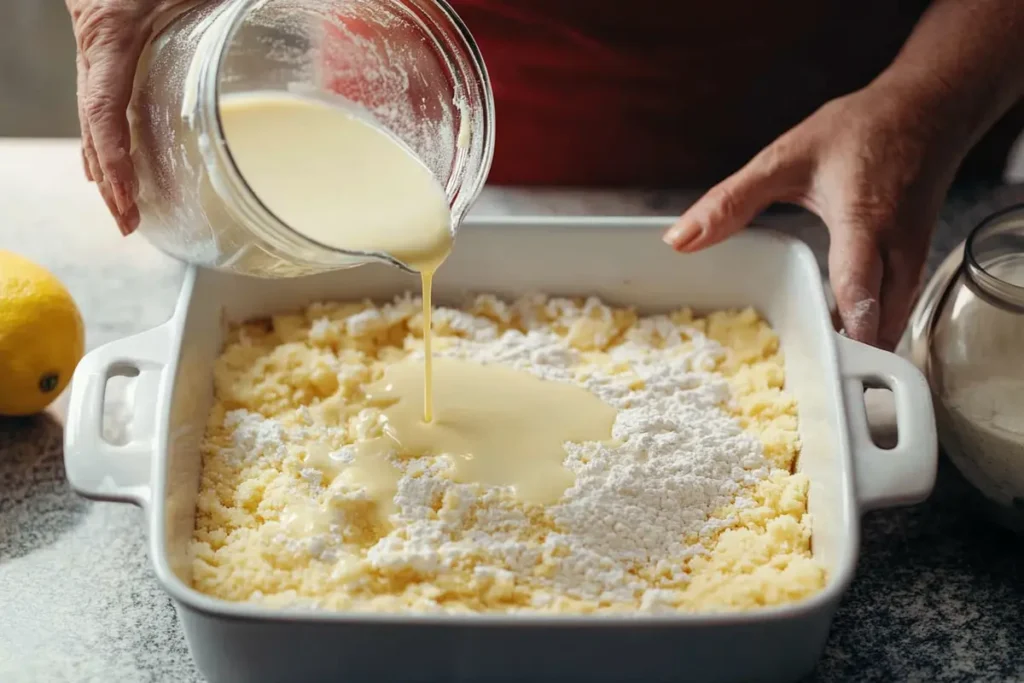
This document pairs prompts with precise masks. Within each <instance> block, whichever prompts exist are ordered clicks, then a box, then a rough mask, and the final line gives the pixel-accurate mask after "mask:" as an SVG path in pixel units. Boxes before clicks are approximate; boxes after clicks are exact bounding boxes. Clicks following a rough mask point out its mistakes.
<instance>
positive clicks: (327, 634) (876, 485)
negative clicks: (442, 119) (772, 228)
mask: <svg viewBox="0 0 1024 683" xmlns="http://www.w3.org/2000/svg"><path fill="white" fill-rule="evenodd" d="M669 222H670V221H669V220H668V219H628V218H601V219H593V218H574V219H566V218H528V219H499V220H486V221H481V220H477V221H475V222H473V223H471V224H468V225H466V226H465V228H464V229H463V231H462V232H461V233H460V235H459V239H458V243H457V245H456V248H455V252H454V253H453V255H452V257H451V259H450V260H449V262H448V263H446V264H445V266H444V267H443V268H442V269H441V272H440V273H439V275H438V277H437V281H436V284H435V288H436V289H435V291H436V296H437V298H438V300H439V301H440V302H445V301H447V302H454V303H457V302H459V301H460V300H461V298H462V297H463V296H464V295H465V294H467V293H469V292H472V291H478V292H479V291H482V292H494V293H498V294H502V295H506V296H514V295H517V294H522V293H524V292H529V291H543V292H547V293H552V294H570V295H572V294H575V295H582V294H596V295H598V296H600V297H602V298H604V299H606V300H608V301H609V302H613V303H617V304H633V305H636V306H638V307H639V308H640V309H641V310H644V311H658V310H667V309H670V308H674V307H678V306H681V305H684V304H686V305H691V306H694V307H695V308H697V309H705V310H707V309H720V308H726V307H740V306H754V307H756V308H757V310H759V311H760V312H761V313H762V314H763V315H764V316H766V318H767V319H768V320H769V321H770V323H771V324H772V325H773V326H774V328H775V329H776V330H777V331H778V333H779V334H780V336H781V340H782V346H783V349H784V352H785V358H786V384H787V388H788V390H789V391H790V392H792V393H793V395H794V396H795V397H796V399H797V401H798V402H799V412H800V430H801V438H802V440H803V452H802V455H801V457H800V460H799V469H800V470H802V471H804V472H806V473H807V474H808V476H809V478H810V480H811V489H810V498H809V504H810V512H811V514H812V515H813V519H814V532H813V549H814V554H815V556H816V557H817V558H819V559H820V560H821V561H822V562H824V564H825V565H826V566H827V568H828V573H829V579H828V585H827V587H826V588H825V589H824V590H823V591H822V592H820V593H819V594H817V595H815V596H814V597H812V598H810V599H808V600H805V601H803V602H800V603H798V604H793V605H788V606H784V607H777V608H769V609H764V610H761V611H757V612H752V613H744V614H704V615H688V614H679V615H673V616H637V617H632V618H594V617H566V618H558V617H543V618H541V617H523V616H514V617H512V616H509V617H495V616H468V617H467V616H443V615H442V616H436V615H431V616H425V615H413V614H410V615H404V616H394V615H392V616H366V615H353V614H338V613H329V612H322V613H321V612H312V611H309V610H303V611H300V610H291V611H285V610H272V609H267V608H264V607H259V606H255V605H248V604H234V603H228V602H224V601H220V600H216V599H213V598H210V597H208V596H205V595H202V594H200V593H198V592H196V591H194V590H192V589H191V588H190V580H189V571H190V569H189V557H188V550H187V547H188V541H189V538H190V536H191V533H192V528H193V514H194V505H195V497H196V490H197V486H198V477H199V468H200V457H199V449H198V445H199V441H200V439H201V437H202V434H203V428H204V424H205V420H206V417H207V413H208V411H209V409H210V406H211V401H212V366H213V362H214V359H215V358H216V356H217V354H218V353H219V352H220V350H221V345H222V340H223V335H224V329H225V322H226V321H239V320H243V319H247V318H251V317H254V316H264V315H267V314H270V313H274V312H282V311H289V310H294V309H298V308H300V307H302V306H304V305H306V304H308V303H310V302H312V301H315V300H322V299H355V298H362V297H372V298H390V297H392V296H394V295H395V294H397V293H399V292H401V291H404V290H408V289H414V290H415V289H416V288H417V287H418V280H417V279H416V278H415V277H413V276H410V275H408V274H405V273H402V272H400V271H399V270H397V269H394V268H389V267H387V266H363V267H360V268H356V269H351V270H345V271H339V272H334V273H329V274H324V275H318V276H313V277H308V278H304V279H296V280H257V279H249V278H243V277H239V276H233V275H227V274H223V273H217V272H211V271H204V270H194V269H193V270H190V271H188V274H187V276H186V278H185V284H184V287H183V288H182V292H181V298H180V299H179V302H178V306H177V309H176V311H175V313H174V315H173V317H172V318H171V319H170V320H169V321H168V322H167V323H165V324H163V325H161V326H160V327H157V328H156V329H153V330H150V331H148V332H144V333H142V334H139V335H136V336H134V337H130V338H128V339H124V340H121V341H118V342H114V343H112V344H108V345H106V346H104V347H101V348H98V349H96V350H95V351H92V352H91V353H90V354H88V355H87V356H86V358H85V359H84V360H83V361H82V363H81V364H80V365H79V367H78V370H77V372H76V373H75V377H74V383H73V388H72V392H71V403H70V408H69V415H68V421H67V429H66V434H65V463H66V466H67V475H68V479H69V480H70V481H71V484H72V486H74V488H75V489H76V490H77V491H78V492H79V493H81V494H82V495H84V496H87V497H89V498H94V499H99V500H113V501H125V502H130V503H135V504H137V505H140V506H142V507H143V508H144V509H145V511H146V517H147V520H148V525H149V542H150V545H149V547H150V555H151V557H152V561H153V565H154V567H155V570H156V576H157V579H158V580H159V581H160V583H161V584H162V585H163V587H164V589H165V590H166V591H167V593H168V594H169V595H170V596H171V598H172V600H173V601H174V604H175V606H176V607H177V610H178V614H179V616H180V617H181V622H182V625H183V627H184V629H185V634H186V636H187V639H188V643H189V646H190V648H191V650H192V654H193V656H194V657H195V660H196V663H197V664H198V666H199V669H200V670H201V671H202V672H203V674H205V675H206V676H207V678H208V679H209V680H211V681H214V682H215V683H221V682H226V681H245V682H247V683H262V682H268V683H269V682H278V681H281V682H293V681H302V682H305V683H309V682H313V681H338V680H373V681H403V682H409V681H456V680H459V681H461V680H489V681H495V680H502V681H565V680H587V681H611V680H644V681H654V680H693V681H706V682H711V681H744V682H752V681H785V680H796V679H798V678H800V677H802V676H803V675H805V674H806V673H808V672H809V671H811V670H812V669H813V667H814V665H815V662H816V661H817V659H818V657H819V655H820V653H821V650H822V648H823V646H824V643H825V640H826V637H827V635H828V631H829V625H830V622H831V619H832V616H833V613H834V611H835V609H836V607H837V605H838V603H839V600H840V597H841V595H842V593H843V591H844V589H845V588H846V586H847V585H848V584H849V582H850V580H851V578H852V576H853V571H854V565H855V562H856V559H857V551H858V528H859V519H858V518H859V515H860V513H862V512H863V511H865V510H869V509H872V508H878V507H884V506H892V505H898V504H909V503H914V502H917V501H920V500H922V499H923V498H925V497H926V496H927V495H928V493H929V492H930V490H931V488H932V484H933V481H934V475H935V464H936V437H935V425H934V419H933V414H932V407H931V399H930V394H929V391H928V386H927V384H926V383H925V380H924V378H923V376H922V375H921V374H920V372H919V371H918V370H917V369H915V368H914V366H913V365H911V364H910V363H908V362H906V361H904V360H902V359H900V358H898V357H897V356H895V355H892V354H889V353H885V352H882V351H879V350H876V349H873V348H870V347H867V346H863V345H861V344H858V343H855V342H852V341H850V340H847V339H845V338H843V337H841V336H839V335H837V334H835V333H834V332H833V329H832V326H831V325H830V318H829V312H828V308H827V306H826V299H825V296H824V292H823V289H822V283H821V279H820V274H819V271H818V266H817V265H816V263H815V260H814V258H813V256H812V254H811V252H810V250H809V249H808V248H807V247H806V246H805V245H804V244H803V243H801V242H798V241H796V240H793V239H790V238H786V237H783V236H780V235H777V234H774V233H769V232H766V231H752V232H748V233H746V234H743V235H740V236H738V237H736V238H734V239H732V240H730V241H728V242H727V243H725V244H722V245H720V246H717V247H715V248H713V249H711V250H709V251H707V252H705V253H701V254H698V255H693V256H680V255H677V254H675V253H673V252H672V250H671V249H669V248H667V247H666V246H665V245H664V244H662V243H661V241H660V233H661V231H662V229H663V228H664V227H665V226H666V225H668V224H669ZM136 373H137V380H136V386H135V390H134V402H133V406H134V408H133V410H134V416H133V422H132V424H131V438H130V440H129V441H128V443H123V444H119V445H114V444H111V443H108V442H106V441H104V440H103V438H102V436H101V422H102V418H103V415H102V412H103V395H104V387H105V384H106V380H107V378H108V377H110V376H112V375H123V374H129V375H131V374H136ZM866 384H867V385H884V386H886V387H889V388H891V389H892V390H893V392H894V394H895V404H896V410H897V425H898V431H899V443H898V445H897V446H896V447H895V448H893V449H891V450H882V449H879V448H878V447H876V446H875V445H873V442H872V439H871V437H870V435H869V432H868V427H867V422H866V419H865V413H864V404H863V400H862V399H863V391H864V386H865V385H866ZM140 626H141V625H140Z"/></svg>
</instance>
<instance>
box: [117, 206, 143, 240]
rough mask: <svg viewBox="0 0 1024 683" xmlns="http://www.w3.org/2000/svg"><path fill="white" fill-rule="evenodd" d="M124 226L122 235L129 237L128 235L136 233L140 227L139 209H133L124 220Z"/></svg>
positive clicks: (135, 207) (133, 207) (134, 207)
mask: <svg viewBox="0 0 1024 683" xmlns="http://www.w3.org/2000/svg"><path fill="white" fill-rule="evenodd" d="M122 223H123V226H122V228H121V234H122V235H124V236H125V237H127V236H128V235H130V234H132V233H133V232H135V230H136V229H137V228H138V227H139V209H138V207H137V206H132V208H131V209H130V210H129V211H128V213H126V214H125V215H124V217H123V218H122Z"/></svg>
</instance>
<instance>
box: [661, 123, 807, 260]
mask: <svg viewBox="0 0 1024 683" xmlns="http://www.w3.org/2000/svg"><path fill="white" fill-rule="evenodd" d="M810 168H811V161H810V158H809V155H808V154H805V153H802V152H797V151H794V150H792V149H790V148H789V147H788V146H786V145H783V144H780V143H779V142H776V143H774V144H773V145H771V146H769V147H767V148H765V149H764V150H763V151H762V152H761V153H760V154H758V155H757V156H756V157H754V158H753V159H752V160H751V161H750V162H749V163H748V164H747V165H746V166H744V167H743V168H741V169H740V170H739V171H737V172H736V173H734V174H733V175H731V176H729V177H728V178H726V179H725V180H723V181H722V182H721V183H719V184H718V185H716V186H715V187H713V188H711V190H709V191H708V192H707V193H706V194H705V195H704V196H703V197H701V198H700V199H699V200H697V203H696V204H694V205H693V206H691V207H690V208H689V209H688V210H687V211H686V212H685V213H684V214H683V215H682V216H681V217H680V218H679V220H677V221H676V222H675V224H674V225H673V226H672V227H671V228H669V229H668V231H667V232H666V233H665V235H664V236H663V237H662V239H663V240H664V242H665V243H666V244H668V245H669V246H671V247H672V248H673V249H675V250H676V251H683V252H691V251H698V250H700V249H704V248H706V247H710V246H711V245H713V244H717V243H718V242H721V241H722V240H724V239H725V238H727V237H729V236H730V235H733V234H735V233H737V232H739V231H740V230H742V229H743V228H745V227H746V226H747V225H748V224H749V223H750V222H751V221H752V220H753V219H754V218H756V217H757V215H758V214H760V213H761V212H762V211H764V210H765V209H766V208H768V206H769V205H771V204H773V203H775V202H790V201H796V200H798V199H799V198H800V197H801V196H802V195H803V193H804V190H805V188H806V185H807V183H808V179H809V177H810Z"/></svg>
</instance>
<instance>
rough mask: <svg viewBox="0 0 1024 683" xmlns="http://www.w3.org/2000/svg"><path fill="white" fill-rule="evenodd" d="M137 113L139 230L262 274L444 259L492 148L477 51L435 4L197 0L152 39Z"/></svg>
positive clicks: (196, 255) (175, 249) (204, 258)
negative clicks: (201, 0) (207, 0)
mask: <svg viewBox="0 0 1024 683" xmlns="http://www.w3.org/2000/svg"><path fill="white" fill-rule="evenodd" d="M129 120H130V123H131V129H132V159H133V161H134V164H135V168H136V172H137V175H138V196H137V201H138V206H139V211H140V219H141V220H140V225H139V232H140V233H141V234H142V235H144V236H145V237H146V238H147V239H148V240H149V241H151V242H152V243H153V244H155V245H156V246H157V247H159V248H160V249H162V250H163V251H165V252H167V253H169V254H171V255H173V256H175V257H178V258H180V259H182V260H184V261H187V262H190V263H193V264H196V265H200V266H205V267H210V268H217V269H222V270H230V271H234V272H237V273H242V274H246V275H254V276H260V277H288V276H296V275H303V274H309V273H315V272H320V271H325V270H332V269H337V268H344V267H350V266H355V265H360V264H363V263H367V262H371V261H385V262H389V263H392V264H395V265H399V266H401V267H405V268H407V269H412V270H423V269H424V268H427V267H434V266H431V265H430V264H432V263H434V262H435V261H438V259H442V260H443V256H444V255H445V254H446V253H447V251H446V250H447V249H450V246H451V244H450V243H451V241H452V240H453V239H454V235H455V232H456V230H457V228H458V225H459V222H460V220H461V219H462V217H463V216H464V215H465V214H466V213H467V212H468V210H469V208H470V206H471V205H472V203H473V201H474V200H475V199H476V197H477V195H478V194H479V192H480V190H481V189H482V187H483V184H484V181H485V179H486V176H487V172H488V170H489V168H490V163H491V157H492V153H493V146H494V123H493V121H494V105H493V99H492V95H491V89H490V84H489V81H488V78H487V73H486V70H485V67H484V64H483V60H482V58H481V56H480V53H479V51H478V49H477V47H476V44H475V43H474V41H473V38H472V36H471V35H470V34H469V32H468V31H467V30H466V28H465V26H464V25H463V24H462V22H461V21H460V20H459V18H458V17H457V16H456V15H455V14H454V12H453V11H452V10H451V9H450V8H449V7H448V6H447V4H445V3H444V2H442V1H440V0H227V1H226V2H221V3H200V4H199V5H197V6H194V7H192V8H190V9H188V10H187V11H185V12H183V13H181V14H179V15H177V16H175V17H173V18H172V19H170V20H169V21H168V22H167V23H166V24H165V25H164V26H163V27H161V28H159V29H158V30H157V31H156V33H155V34H154V37H153V39H152V41H151V42H150V44H149V46H148V48H147V50H146V51H145V53H144V55H143V58H142V60H141V61H140V65H139V71H138V76H137V79H136V83H135V90H134V96H133V100H132V103H131V106H130V109H129ZM434 265H436V263H434Z"/></svg>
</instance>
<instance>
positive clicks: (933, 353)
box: [911, 206, 1024, 532]
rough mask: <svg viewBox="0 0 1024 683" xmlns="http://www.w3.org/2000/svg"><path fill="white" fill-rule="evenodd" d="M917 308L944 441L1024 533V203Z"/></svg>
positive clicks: (955, 261)
mask: <svg viewBox="0 0 1024 683" xmlns="http://www.w3.org/2000/svg"><path fill="white" fill-rule="evenodd" d="M918 308H919V310H918V311H917V312H916V313H915V316H914V318H913V319H912V323H911V338H912V346H911V349H912V353H914V354H915V355H916V356H917V359H916V360H918V361H919V362H923V365H924V367H923V369H924V370H925V374H926V375H927V376H928V381H929V383H930V384H931V387H932V392H933V395H934V402H935V409H936V421H937V425H938V430H939V440H940V442H941V443H942V446H943V449H944V451H945V452H946V454H947V455H948V456H949V458H950V460H951V461H952V462H953V463H954V464H955V465H956V467H957V469H959V470H960V471H961V473H962V474H963V475H964V478H965V479H967V481H968V482H969V483H970V484H971V485H972V486H973V487H974V488H975V489H977V490H978V491H979V492H980V493H981V494H982V495H983V496H984V498H985V500H986V508H987V510H988V511H989V512H990V513H991V515H992V516H993V517H994V518H995V519H996V520H997V521H998V522H1000V523H1002V524H1004V525H1005V526H1008V527H1010V528H1013V529H1015V530H1017V531H1021V532H1024V206H1015V207H1011V208H1009V209H1006V210H1003V211H1001V212H999V213H996V214H995V215H993V216H991V217H989V218H987V219H986V220H984V221H983V222H982V223H981V224H980V225H978V226H977V227H976V228H975V229H974V230H973V231H972V232H971V234H970V236H969V237H968V238H967V240H966V242H965V243H964V244H963V245H962V247H961V248H960V249H959V250H958V251H957V253H956V254H954V255H952V256H951V257H950V258H949V259H948V260H947V262H946V263H944V264H943V266H942V267H940V268H939V271H938V272H937V273H936V275H935V277H934V278H933V280H932V282H931V283H930V284H929V286H928V287H927V288H926V289H925V291H924V293H923V295H922V299H921V302H920V303H919V307H918Z"/></svg>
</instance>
